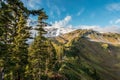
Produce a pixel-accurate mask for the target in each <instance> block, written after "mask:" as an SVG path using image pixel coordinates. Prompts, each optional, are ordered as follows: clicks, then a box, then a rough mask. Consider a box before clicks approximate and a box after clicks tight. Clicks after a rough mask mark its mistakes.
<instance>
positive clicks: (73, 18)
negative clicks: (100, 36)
mask: <svg viewBox="0 0 120 80" xmlns="http://www.w3.org/2000/svg"><path fill="white" fill-rule="evenodd" d="M22 1H23V2H24V4H25V6H27V8H29V9H40V8H44V10H45V11H46V13H47V15H48V16H49V19H48V20H47V22H49V23H52V24H56V25H57V23H59V24H60V23H61V24H63V23H64V26H72V27H80V26H83V27H96V26H97V27H99V28H104V29H106V28H107V29H108V27H110V29H112V28H115V29H116V30H118V29H120V27H119V26H120V0H27V1H26V0H22ZM65 22H66V23H65ZM61 26H62V25H61ZM116 27H117V28H116ZM119 31H120V30H119Z"/></svg>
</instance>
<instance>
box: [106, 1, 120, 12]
mask: <svg viewBox="0 0 120 80" xmlns="http://www.w3.org/2000/svg"><path fill="white" fill-rule="evenodd" d="M106 8H107V10H109V11H120V3H112V4H109V5H107V6H106Z"/></svg>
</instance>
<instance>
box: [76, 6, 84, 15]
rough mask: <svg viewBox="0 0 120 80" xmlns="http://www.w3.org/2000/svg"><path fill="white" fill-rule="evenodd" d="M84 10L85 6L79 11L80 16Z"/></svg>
mask: <svg viewBox="0 0 120 80" xmlns="http://www.w3.org/2000/svg"><path fill="white" fill-rule="evenodd" d="M83 12H84V8H82V9H81V10H80V11H79V12H78V13H77V16H80V15H81V14H82V13H83Z"/></svg>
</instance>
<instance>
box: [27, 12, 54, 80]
mask: <svg viewBox="0 0 120 80" xmlns="http://www.w3.org/2000/svg"><path fill="white" fill-rule="evenodd" d="M47 18H48V17H47V15H46V14H45V12H41V13H40V15H39V17H38V25H37V28H36V30H37V31H38V35H37V36H36V37H35V39H34V41H33V43H32V44H31V45H30V47H29V63H30V64H29V68H30V75H31V76H32V78H31V80H44V79H45V80H46V79H47V78H48V76H49V75H48V74H49V73H50V72H52V68H53V64H54V60H55V50H54V48H53V46H52V44H51V42H50V41H49V40H48V39H47V38H45V37H44V35H45V34H46V31H45V30H44V27H45V26H46V25H47V23H45V20H46V19H47Z"/></svg>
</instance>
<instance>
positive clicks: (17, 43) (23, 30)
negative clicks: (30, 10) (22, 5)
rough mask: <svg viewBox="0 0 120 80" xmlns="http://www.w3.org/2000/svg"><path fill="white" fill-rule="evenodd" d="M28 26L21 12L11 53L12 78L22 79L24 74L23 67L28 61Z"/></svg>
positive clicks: (15, 79) (14, 79)
mask: <svg viewBox="0 0 120 80" xmlns="http://www.w3.org/2000/svg"><path fill="white" fill-rule="evenodd" d="M29 29H30V27H28V26H26V19H25V17H24V16H23V15H22V14H21V16H20V18H19V22H18V24H17V29H16V36H15V37H14V42H13V49H12V51H13V53H12V56H11V61H12V62H13V63H12V64H13V65H14V66H12V72H13V76H14V78H13V80H23V79H24V76H25V68H26V65H27V63H28V61H27V58H28V50H27V48H28V44H27V43H26V41H27V39H28V38H29V37H30V33H29Z"/></svg>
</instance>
